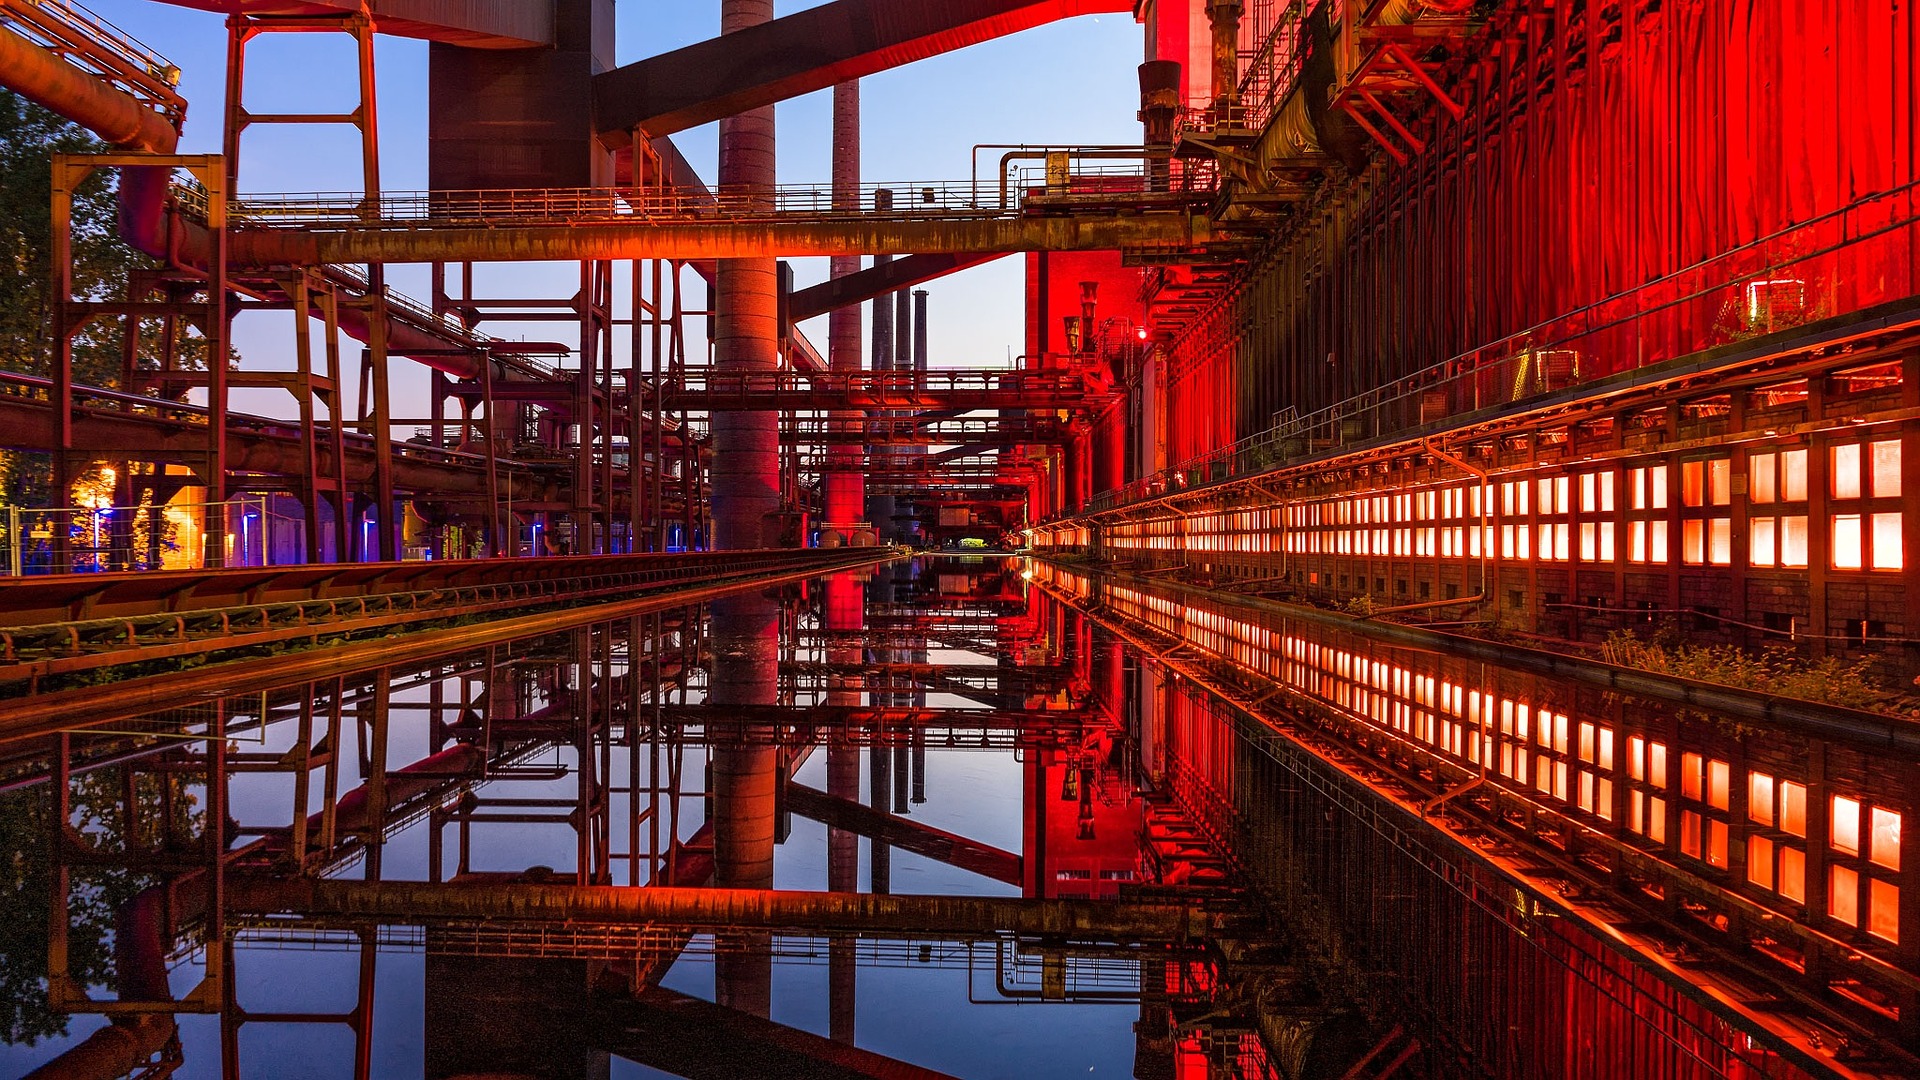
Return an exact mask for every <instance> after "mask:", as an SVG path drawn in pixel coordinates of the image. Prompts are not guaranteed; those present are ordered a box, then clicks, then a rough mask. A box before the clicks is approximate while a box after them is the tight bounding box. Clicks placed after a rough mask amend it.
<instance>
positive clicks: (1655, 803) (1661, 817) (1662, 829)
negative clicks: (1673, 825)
mask: <svg viewBox="0 0 1920 1080" xmlns="http://www.w3.org/2000/svg"><path fill="white" fill-rule="evenodd" d="M1647 839H1649V840H1651V841H1653V842H1654V843H1656V844H1664V843H1666V842H1667V800H1665V799H1648V800H1647Z"/></svg>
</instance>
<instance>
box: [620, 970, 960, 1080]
mask: <svg viewBox="0 0 1920 1080" xmlns="http://www.w3.org/2000/svg"><path fill="white" fill-rule="evenodd" d="M593 1011H594V1017H593V1032H594V1039H595V1045H596V1046H597V1047H598V1048H599V1049H602V1050H605V1051H607V1052H608V1053H612V1054H617V1055H619V1056H620V1057H623V1058H626V1059H628V1060H629V1061H635V1062H638V1063H640V1064H642V1065H645V1066H648V1067H649V1068H653V1069H659V1070H662V1071H664V1072H669V1073H672V1074H673V1075H675V1076H681V1077H686V1078H687V1080H733V1078H734V1077H740V1076H786V1077H795V1078H799V1080H951V1078H949V1077H948V1074H946V1073H941V1072H934V1071H933V1070H931V1069H923V1068H921V1067H919V1066H917V1065H910V1064H908V1063H907V1062H904V1061H900V1060H899V1059H897V1058H890V1057H886V1056H884V1055H881V1054H876V1053H874V1052H873V1051H871V1050H862V1049H860V1048H858V1047H855V1046H849V1045H846V1044H845V1043H839V1042H835V1041H833V1040H832V1039H825V1038H822V1037H820V1036H818V1035H815V1034H813V1033H812V1032H810V1031H801V1030H800V1029H798V1028H791V1027H788V1026H786V1025H785V1024H776V1023H774V1022H772V1021H770V1020H763V1019H761V1018H760V1017H757V1016H753V1015H751V1014H749V1013H745V1012H742V1011H740V1010H738V1009H729V1008H727V1007H725V1006H724V1005H716V1004H714V1003H713V1002H711V1001H703V1000H701V999H700V998H697V997H692V996H690V995H687V994H681V993H677V992H675V991H672V990H663V989H660V988H657V987H656V988H654V989H651V990H647V991H645V992H644V993H642V994H639V995H638V996H637V997H635V998H632V999H622V998H605V999H602V1000H601V1001H599V1002H598V1003H597V1007H596V1008H595V1009H594V1010H593Z"/></svg>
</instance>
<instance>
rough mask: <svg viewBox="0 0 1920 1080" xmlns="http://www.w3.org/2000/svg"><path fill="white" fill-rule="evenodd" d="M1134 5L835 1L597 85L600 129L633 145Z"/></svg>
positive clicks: (1049, 0) (1119, 1)
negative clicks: (638, 135)
mask: <svg viewBox="0 0 1920 1080" xmlns="http://www.w3.org/2000/svg"><path fill="white" fill-rule="evenodd" d="M1132 11H1133V0H916V2H914V3H902V2H901V0H833V2H832V3H827V4H822V5H820V6H819V7H815V8H809V9H807V10H805V11H800V12H795V13H794V14H792V15H788V16H786V17H785V18H780V19H775V20H773V21H772V22H768V23H763V24H761V25H759V26H755V27H751V28H749V29H746V30H741V31H738V32H736V33H732V34H725V35H722V36H721V37H717V38H711V39H709V40H707V41H703V42H700V43H698V44H695V45H689V46H687V47H686V48H684V49H675V50H674V51H672V52H669V53H662V54H660V55H659V56H655V57H650V58H649V59H646V60H641V61H639V62H638V63H633V64H627V65H625V66H623V67H619V68H615V69H614V70H612V71H609V72H606V73H604V74H601V75H597V76H595V77H594V80H593V107H594V111H593V115H594V129H595V130H596V131H598V132H599V133H600V138H601V140H602V141H603V142H605V143H606V144H607V145H609V146H624V145H626V144H627V143H628V142H629V141H630V140H631V138H632V134H633V131H634V129H635V128H639V129H641V130H644V131H645V132H646V133H647V134H649V135H655V136H658V135H667V134H671V133H673V132H676V131H683V130H685V129H687V128H691V127H698V126H700V125H701V124H708V123H712V122H713V121H716V120H719V119H720V118H721V117H724V116H733V115H736V114H738V113H742V112H745V111H747V110H749V109H756V108H759V107H760V106H763V105H771V104H773V103H775V102H777V101H784V100H786V99H788V98H792V97H798V96H800V95H801V94H808V93H812V92H813V91H815V90H824V89H826V88H827V87H829V86H832V85H833V84H835V83H838V82H844V81H846V80H849V79H858V78H862V77H864V76H867V75H872V74H875V73H876V72H881V71H886V70H888V69H889V68H896V67H899V66H900V65H902V64H910V63H912V62H914V61H915V60H924V59H926V58H928V57H930V56H938V55H940V54H942V53H948V52H952V51H954V50H955V49H963V48H966V47H967V46H969V45H977V44H979V43H980V42H983V41H990V40H992V39H994V38H998V37H1005V36H1006V35H1008V34H1014V33H1018V32H1020V31H1022V30H1028V29H1031V28H1033V27H1036V26H1041V25H1044V24H1046V23H1050V22H1056V21H1058V20H1060V19H1066V18H1072V17H1073V16H1076V15H1094V14H1107V13H1130V12H1132Z"/></svg>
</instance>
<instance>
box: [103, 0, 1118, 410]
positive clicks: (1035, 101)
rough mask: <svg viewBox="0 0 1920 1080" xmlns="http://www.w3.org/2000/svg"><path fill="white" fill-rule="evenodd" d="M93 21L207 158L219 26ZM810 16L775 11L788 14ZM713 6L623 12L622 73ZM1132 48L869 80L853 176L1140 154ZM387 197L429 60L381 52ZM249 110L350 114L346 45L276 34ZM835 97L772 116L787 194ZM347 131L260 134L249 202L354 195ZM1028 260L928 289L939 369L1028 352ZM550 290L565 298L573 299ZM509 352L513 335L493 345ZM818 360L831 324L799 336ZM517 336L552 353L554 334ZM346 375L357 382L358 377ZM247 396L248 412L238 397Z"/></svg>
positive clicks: (114, 10) (1074, 32)
mask: <svg viewBox="0 0 1920 1080" xmlns="http://www.w3.org/2000/svg"><path fill="white" fill-rule="evenodd" d="M92 6H93V8H94V10H96V11H97V12H98V13H99V14H101V15H102V16H104V17H106V18H107V19H109V20H111V21H112V22H114V23H115V24H117V25H119V26H120V27H121V28H122V29H124V30H126V31H128V32H130V33H131V34H132V35H133V36H135V37H137V38H139V39H140V40H142V41H144V42H145V43H146V44H147V45H149V46H150V47H152V48H153V49H154V50H156V51H157V52H159V53H160V54H161V55H163V56H165V57H167V58H168V59H169V60H171V61H173V62H174V63H175V64H178V65H179V66H180V68H181V69H182V72H183V77H182V80H181V90H182V92H183V93H184V94H185V95H186V97H187V99H188V101H189V103H190V106H189V111H188V119H187V126H186V132H185V140H184V144H183V146H182V150H183V151H184V152H189V153H204V152H217V151H218V150H219V149H220V117H221V114H222V100H223V97H224V90H225V86H224V80H225V73H224V68H225V31H224V28H223V17H222V16H219V15H214V14H208V13H205V12H200V11H193V10H187V9H182V8H177V7H172V6H169V5H166V4H161V3H156V2H152V0H93V4H92ZM812 6H815V5H813V4H809V3H804V2H790V3H781V4H780V5H779V7H778V11H779V13H780V14H787V13H789V12H791V11H796V10H801V9H804V8H807V7H812ZM719 11H720V4H719V0H623V2H621V3H620V4H619V6H618V8H617V12H618V15H617V17H618V54H617V55H618V59H619V61H620V62H622V63H626V62H630V61H633V60H638V59H642V58H644V57H646V56H650V55H654V54H656V53H660V52H664V51H667V50H669V49H673V48H676V47H679V46H681V45H685V44H688V43H691V42H694V41H699V40H703V39H705V38H707V37H711V36H713V35H715V34H717V33H718V32H719V24H720V16H719ZM1141 55H1142V31H1141V28H1140V27H1139V26H1138V25H1137V24H1135V23H1134V22H1133V20H1132V19H1131V18H1130V17H1128V16H1125V15H1099V16H1083V17H1080V18H1076V19H1071V20H1066V21H1064V22H1060V23H1056V24H1054V25H1051V26H1045V27H1041V28H1038V29H1035V30H1029V31H1027V32H1025V33H1022V34H1018V35H1015V36H1013V37H1009V38H1005V39H1002V40H999V41H994V42H988V43H986V44H982V45H977V46H974V47H973V48H971V49H967V50H964V51H961V52H958V53H952V54H948V55H946V56H941V57H935V58H933V59H930V60H925V61H921V62H920V63H917V64H914V65H911V66H908V67H904V68H900V69H896V70H894V71H890V72H884V73H882V74H880V75H876V76H874V77H872V78H869V79H867V80H865V82H864V84H863V88H862V96H863V103H864V131H863V145H862V158H863V176H864V178H865V179H866V180H867V181H869V182H879V181H903V182H904V181H915V180H929V181H930V180H955V179H961V178H964V177H966V176H968V175H969V173H970V170H971V168H972V164H971V160H970V159H971V150H972V147H973V146H974V144H976V143H1032V144H1089V143H1137V142H1138V141H1139V138H1140V135H1139V131H1140V128H1139V124H1138V122H1137V121H1136V119H1135V116H1134V114H1135V111H1136V109H1137V107H1138V89H1137V83H1136V81H1135V74H1134V71H1135V66H1136V65H1137V64H1138V63H1139V62H1140V59H1141ZM376 57H377V59H376V63H377V69H378V75H379V101H378V108H379V115H380V146H381V169H382V185H383V187H384V188H385V189H386V190H388V191H410V190H419V189H421V188H424V187H425V186H426V166H427V158H426V129H427V102H426V82H427V47H426V45H425V44H424V43H422V42H417V41H409V40H405V39H400V38H389V37H382V38H381V39H380V40H379V45H378V46H377V53H376ZM248 64H249V66H248V71H249V79H248V89H247V99H248V105H249V107H250V108H252V109H254V110H255V111H270V110H276V109H282V108H285V109H290V110H291V109H298V110H300V111H310V110H315V109H323V110H331V109H336V108H337V109H340V110H343V111H344V110H345V109H347V108H350V107H351V104H352V102H353V99H354V81H353V58H352V51H351V48H350V44H349V43H348V41H347V39H346V38H344V37H336V36H333V35H270V36H268V37H266V38H263V39H258V43H257V44H255V45H253V46H250V51H249V59H248ZM830 117H831V93H830V92H826V91H823V92H820V93H816V94H811V95H808V96H806V97H802V98H797V99H794V100H791V101H788V102H784V103H782V104H781V105H780V106H779V109H778V124H779V133H780V152H779V172H780V180H781V182H782V183H823V182H826V181H827V180H828V179H830V175H831V173H830V151H831V146H830V142H829V123H830ZM675 142H676V143H678V144H679V145H680V147H681V149H682V151H683V152H684V153H685V154H686V156H687V157H688V159H689V160H690V161H692V162H693V163H694V165H695V166H696V167H697V168H699V169H700V171H701V173H702V175H704V176H706V177H707V178H708V179H709V180H712V178H713V175H714V157H715V129H714V127H713V126H708V127H706V128H700V129H696V130H693V131H688V132H684V133H681V134H680V135H678V136H676V137H675ZM359 170H360V165H359V155H358V148H357V142H356V139H355V137H354V135H353V133H352V132H351V129H347V128H336V129H330V130H329V129H320V128H313V127H306V126H303V127H300V128H280V129H275V128H257V129H255V130H254V131H253V132H250V133H249V134H248V135H247V137H246V141H245V142H244V144H243V151H242V170H241V188H242V190H243V191H257V192H269V191H274V192H280V191H346V190H357V189H358V188H359V186H360V179H359V177H360V172H359ZM825 262H826V261H825V260H824V259H817V260H799V261H797V262H796V263H795V274H796V278H797V279H798V282H799V284H801V285H805V284H808V283H810V282H811V281H815V280H819V279H821V278H824V277H825V275H826V265H825ZM576 277H577V271H576V270H573V269H570V268H565V267H547V268H541V267H533V266H523V267H516V268H513V269H512V270H510V271H503V272H501V273H499V274H496V275H495V276H493V277H491V278H487V279H483V281H486V282H488V283H489V284H492V283H498V284H496V285H493V288H492V290H490V291H495V292H496V294H498V293H504V292H508V291H512V292H516V293H524V292H525V291H526V290H527V289H529V288H537V287H538V286H537V283H538V282H541V281H545V280H553V281H556V282H567V281H571V280H575V279H576ZM389 280H390V281H391V282H392V283H393V284H394V285H395V286H396V287H397V288H400V289H403V290H405V291H407V292H409V293H411V294H412V295H414V296H416V297H422V298H424V296H425V295H426V292H427V288H426V284H427V279H426V273H425V270H424V268H418V269H414V268H405V269H399V270H396V271H393V272H392V273H391V275H390V278H389ZM1021 282H1022V276H1021V260H1020V259H1019V258H1018V257H1017V256H1012V257H1009V258H1006V259H1002V260H998V261H996V262H994V263H990V264H988V265H986V266H983V267H979V268H976V269H974V270H971V271H967V272H965V273H962V274H957V275H954V276H953V277H950V278H947V279H945V280H942V281H938V282H934V283H933V284H931V285H930V286H929V289H930V291H931V293H932V295H931V297H930V301H929V302H930V308H931V314H930V317H929V320H928V322H929V324H930V336H931V345H930V351H931V354H932V362H933V364H934V366H936V367H940V366H972V365H977V364H996V365H997V364H1001V363H1004V362H1005V361H1006V359H1007V358H1008V357H1009V356H1012V355H1018V354H1019V353H1020V351H1021V349H1022V338H1023V331H1022V312H1021ZM554 291H564V292H571V291H572V290H571V288H570V287H568V288H565V289H564V290H560V289H558V288H557V287H556V289H555V290H554ZM492 329H493V332H494V333H496V334H498V335H499V336H503V337H514V336H516V335H515V333H513V332H512V328H511V327H508V328H499V327H494V328H492ZM804 329H805V330H806V332H807V333H808V335H809V336H810V337H811V338H812V339H813V341H814V342H815V344H816V345H818V346H819V347H820V348H822V349H824V348H825V339H826V326H825V319H824V318H823V319H820V320H817V321H816V322H815V323H812V324H808V325H806V326H805V327H804ZM526 336H527V337H528V338H531V339H536V340H551V339H552V337H553V332H552V328H551V326H546V327H541V326H539V325H534V326H530V327H529V328H527V331H526ZM236 339H237V341H238V342H239V344H240V346H241V348H242V350H243V352H244V353H245V355H246V357H247V363H248V366H250V367H261V368H280V367H286V366H290V362H291V360H290V358H291V352H292V344H291V335H290V333H289V332H288V327H287V324H286V322H285V320H284V317H276V316H273V315H266V314H258V315H248V316H245V317H243V318H242V319H241V321H240V323H239V324H238V325H237V326H236ZM350 374H351V373H349V375H350ZM395 375H396V384H395V385H396V388H397V395H398V403H399V407H398V408H397V409H396V413H397V414H398V415H407V414H409V413H411V414H412V415H419V413H418V412H417V411H414V410H413V409H412V408H411V407H410V405H409V404H408V403H409V402H411V401H418V400H423V396H424V387H425V385H426V377H425V375H424V372H423V371H421V370H420V369H417V367H416V366H415V365H410V364H409V365H403V366H402V367H401V368H397V369H396V371H395ZM249 394H251V395H252V396H248V395H249ZM234 407H235V408H238V409H242V410H245V411H253V412H269V413H274V412H281V411H283V409H284V407H285V399H284V397H281V398H279V399H278V400H275V397H274V395H271V394H267V393H265V392H260V391H253V392H246V391H243V392H240V395H239V396H236V398H235V402H234Z"/></svg>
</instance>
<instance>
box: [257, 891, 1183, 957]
mask: <svg viewBox="0 0 1920 1080" xmlns="http://www.w3.org/2000/svg"><path fill="white" fill-rule="evenodd" d="M227 902H228V905H229V910H230V911H232V912H233V913H235V914H241V913H247V914H261V915H265V914H280V913H284V914H292V915H302V916H307V917H314V918H344V919H377V920H380V921H381V922H385V923H395V924H404V923H409V922H411V923H420V924H424V923H440V922H449V921H464V920H475V919H479V920H488V921H496V920H506V921H536V922H538V921H571V922H578V923H597V924H601V925H633V924H651V925H660V926H667V925H678V926H695V927H728V928H735V929H759V930H776V931H777V930H792V931H796V932H813V933H826V932H834V933H858V934H869V935H876V936H878V935H909V936H927V937H955V938H962V939H967V938H979V937H997V936H999V935H1002V934H1013V935H1017V936H1022V937H1033V936H1040V937H1049V938H1057V939H1061V940H1070V941H1111V942H1172V941H1185V940H1191V939H1197V938H1203V937H1206V936H1207V935H1209V934H1211V933H1213V932H1214V931H1215V930H1216V928H1217V927H1216V918H1215V916H1214V915H1212V914H1211V913H1209V912H1207V911H1205V910H1202V909H1200V908H1198V907H1195V906H1190V905H1186V904H1174V903H1131V902H1126V901H1118V902H1107V901H1093V900H1028V899H1024V898H1019V897H989V896H882V895H874V894H872V893H830V892H797V891H786V890H773V889H683V888H663V887H654V888H643V889H635V888H623V887H617V886H576V885H538V884H530V883H525V882H516V883H511V884H504V883H503V884H487V885H479V886H463V885H458V884H433V883H429V882H421V881H334V880H326V881H316V880H296V881H283V880H273V879H263V878H232V879H230V880H229V881H228V882H227Z"/></svg>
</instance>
